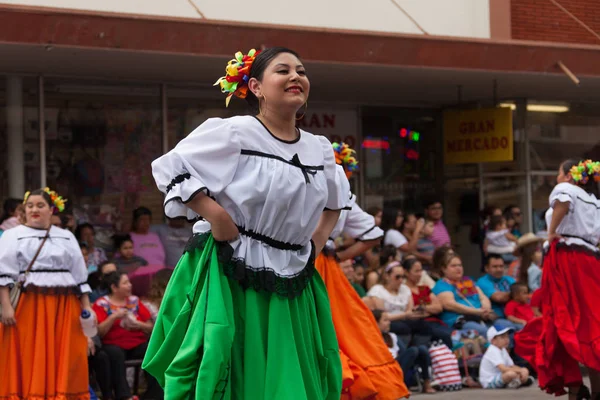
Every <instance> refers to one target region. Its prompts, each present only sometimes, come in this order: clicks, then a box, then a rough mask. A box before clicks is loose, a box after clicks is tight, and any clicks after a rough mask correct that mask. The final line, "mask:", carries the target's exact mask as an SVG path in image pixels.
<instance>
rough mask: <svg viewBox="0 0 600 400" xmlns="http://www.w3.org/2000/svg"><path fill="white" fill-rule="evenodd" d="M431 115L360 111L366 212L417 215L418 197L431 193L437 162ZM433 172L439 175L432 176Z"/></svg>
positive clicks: (436, 129)
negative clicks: (393, 210)
mask: <svg viewBox="0 0 600 400" xmlns="http://www.w3.org/2000/svg"><path fill="white" fill-rule="evenodd" d="M440 126H441V125H440V120H439V115H438V114H437V113H436V112H435V111H420V110H414V111H411V110H404V111H398V110H384V109H365V110H364V111H363V117H362V142H361V146H360V147H361V151H362V152H363V160H364V161H363V162H364V166H363V168H362V169H363V171H364V174H365V179H364V181H365V189H364V192H365V197H366V199H365V200H366V201H365V203H366V206H367V207H372V206H377V207H395V208H398V209H402V210H410V211H418V212H420V211H422V208H423V206H422V202H423V198H424V196H427V195H430V194H433V193H436V178H438V175H437V174H438V173H441V169H440V167H441V165H442V162H443V160H441V159H440V157H439V156H438V155H437V154H439V152H438V151H437V148H436V146H437V143H438V138H439V137H440V136H441V131H440ZM438 171H439V172H438Z"/></svg>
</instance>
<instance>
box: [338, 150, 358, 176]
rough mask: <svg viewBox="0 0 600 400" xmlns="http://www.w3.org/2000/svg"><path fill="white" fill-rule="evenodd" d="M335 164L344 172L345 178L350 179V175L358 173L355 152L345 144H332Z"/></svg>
mask: <svg viewBox="0 0 600 400" xmlns="http://www.w3.org/2000/svg"><path fill="white" fill-rule="evenodd" d="M332 146H333V153H334V154H335V162H336V163H337V164H339V165H341V166H342V167H344V171H345V172H346V177H347V178H348V179H350V177H351V176H352V173H353V172H355V171H358V161H356V151H354V150H353V149H351V148H350V146H348V145H347V144H346V143H344V142H342V143H337V142H334V143H332Z"/></svg>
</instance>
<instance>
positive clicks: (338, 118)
mask: <svg viewBox="0 0 600 400" xmlns="http://www.w3.org/2000/svg"><path fill="white" fill-rule="evenodd" d="M298 128H300V129H303V130H305V131H308V132H310V133H314V134H316V135H323V136H325V137H327V138H328V139H329V140H330V141H331V142H344V143H347V144H348V146H350V147H352V148H353V149H355V150H358V147H360V146H358V134H357V133H358V114H357V113H356V111H354V110H335V109H334V110H331V109H329V110H310V109H309V110H307V112H306V114H305V115H304V118H302V119H301V120H299V121H298Z"/></svg>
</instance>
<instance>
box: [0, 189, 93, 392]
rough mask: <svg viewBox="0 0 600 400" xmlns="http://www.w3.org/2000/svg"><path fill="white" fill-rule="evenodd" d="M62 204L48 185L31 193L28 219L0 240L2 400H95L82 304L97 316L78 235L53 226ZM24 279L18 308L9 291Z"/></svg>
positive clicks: (26, 205) (60, 199) (7, 232)
mask: <svg viewBox="0 0 600 400" xmlns="http://www.w3.org/2000/svg"><path fill="white" fill-rule="evenodd" d="M63 207H64V201H63V200H62V198H60V197H59V196H58V195H57V194H56V193H55V192H51V191H50V190H48V189H47V188H46V189H43V190H42V189H40V190H36V191H34V192H32V193H31V194H29V193H27V194H26V195H25V217H26V221H27V222H26V224H25V225H20V226H18V227H16V228H13V229H11V230H9V231H6V232H5V233H4V234H3V235H2V237H0V303H1V306H2V319H1V322H2V323H1V324H0V349H2V350H1V351H0V380H1V382H2V383H1V384H0V400H18V399H28V400H87V399H89V398H90V394H89V391H88V364H87V339H86V337H85V335H84V333H83V330H82V327H81V322H80V320H79V316H80V315H81V312H82V308H84V309H86V310H88V311H89V312H90V313H92V312H91V307H90V304H89V299H88V293H89V292H90V288H89V286H88V285H87V283H86V282H87V267H86V265H85V261H84V259H83V256H82V254H81V250H80V249H79V245H78V243H77V240H76V239H75V237H74V236H73V234H72V233H71V232H69V231H66V230H63V229H60V228H57V227H54V226H51V224H50V219H51V216H52V212H53V211H54V210H56V209H59V210H60V209H61V208H63ZM36 254H37V257H36ZM32 261H33V262H32ZM30 266H31V268H29V267H30ZM28 269H29V272H28V273H27V272H25V271H27V270H28ZM17 282H23V293H22V294H21V297H20V299H19V302H18V305H17V307H16V310H15V309H13V306H12V305H11V302H10V298H9V291H10V287H11V286H12V285H14V284H16V283H17ZM92 315H93V313H92Z"/></svg>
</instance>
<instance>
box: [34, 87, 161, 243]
mask: <svg viewBox="0 0 600 400" xmlns="http://www.w3.org/2000/svg"><path fill="white" fill-rule="evenodd" d="M140 87H141V86H140ZM45 90H46V91H45V98H46V108H45V110H44V115H45V119H46V121H45V123H46V154H47V163H46V171H47V176H46V177H47V184H48V186H50V187H52V188H54V189H55V190H57V191H58V192H59V193H60V194H62V195H63V196H64V197H66V198H68V199H69V203H68V204H69V205H70V208H71V211H72V212H73V213H74V214H75V217H76V219H77V220H78V222H84V221H89V222H91V223H93V224H94V225H95V226H97V227H98V228H99V229H100V230H101V231H103V230H105V231H106V235H107V236H108V235H109V234H111V233H112V232H111V231H112V230H116V231H129V229H130V224H131V211H132V210H133V209H134V208H135V207H138V206H145V207H148V208H149V209H150V210H151V211H152V212H153V215H154V219H155V220H154V222H155V223H157V222H158V223H160V221H161V220H162V195H161V194H160V193H159V192H158V191H157V190H156V186H155V184H154V180H153V179H152V171H151V166H150V164H151V162H152V160H154V159H155V158H157V157H159V156H160V155H161V154H162V120H161V115H162V114H161V108H160V104H161V103H160V91H159V88H158V86H156V87H152V86H149V85H144V86H143V89H138V88H136V87H133V86H129V87H128V86H121V85H115V84H107V83H104V82H87V81H86V82H77V81H71V80H69V81H63V80H50V79H48V80H47V81H46V85H45ZM97 236H99V238H97V240H98V239H100V240H102V239H103V238H102V233H100V234H99V235H97ZM104 239H106V241H107V242H106V243H109V240H108V237H106V238H104Z"/></svg>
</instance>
